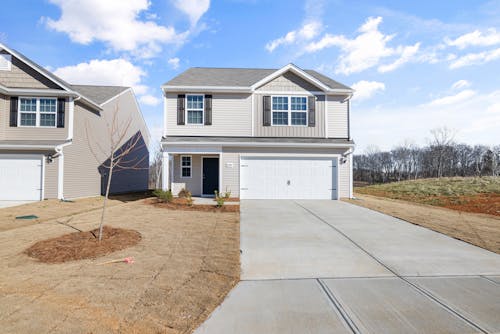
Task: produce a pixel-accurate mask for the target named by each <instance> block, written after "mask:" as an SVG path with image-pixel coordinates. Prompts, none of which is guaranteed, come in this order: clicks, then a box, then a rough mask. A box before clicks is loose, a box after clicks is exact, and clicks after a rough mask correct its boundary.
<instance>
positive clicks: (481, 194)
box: [355, 176, 500, 215]
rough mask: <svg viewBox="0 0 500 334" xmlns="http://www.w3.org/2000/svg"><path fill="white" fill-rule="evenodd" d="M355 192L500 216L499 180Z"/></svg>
mask: <svg viewBox="0 0 500 334" xmlns="http://www.w3.org/2000/svg"><path fill="white" fill-rule="evenodd" d="M355 192H356V193H359V194H365V195H372V196H378V197H386V198H391V199H399V200H405V201H410V202H417V203H421V204H428V205H434V206H441V207H446V208H449V209H453V210H458V211H467V212H475V213H486V214H492V215H500V177H493V176H485V177H443V178H439V179H421V180H411V181H402V182H392V183H385V184H377V185H371V186H367V187H359V188H356V189H355Z"/></svg>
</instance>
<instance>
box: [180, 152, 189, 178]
mask: <svg viewBox="0 0 500 334" xmlns="http://www.w3.org/2000/svg"><path fill="white" fill-rule="evenodd" d="M191 170H192V160H191V156H190V155H181V177H185V178H188V177H191Z"/></svg>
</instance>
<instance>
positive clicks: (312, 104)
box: [307, 96, 316, 127]
mask: <svg viewBox="0 0 500 334" xmlns="http://www.w3.org/2000/svg"><path fill="white" fill-rule="evenodd" d="M307 110H308V111H307V112H308V114H307V118H308V124H307V126H310V127H314V126H316V96H309V97H308V98H307Z"/></svg>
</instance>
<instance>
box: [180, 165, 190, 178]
mask: <svg viewBox="0 0 500 334" xmlns="http://www.w3.org/2000/svg"><path fill="white" fill-rule="evenodd" d="M182 177H191V168H189V167H182Z"/></svg>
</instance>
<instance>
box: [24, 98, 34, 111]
mask: <svg viewBox="0 0 500 334" xmlns="http://www.w3.org/2000/svg"><path fill="white" fill-rule="evenodd" d="M20 100H21V109H20V110H21V111H33V112H35V111H36V99H20Z"/></svg>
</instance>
